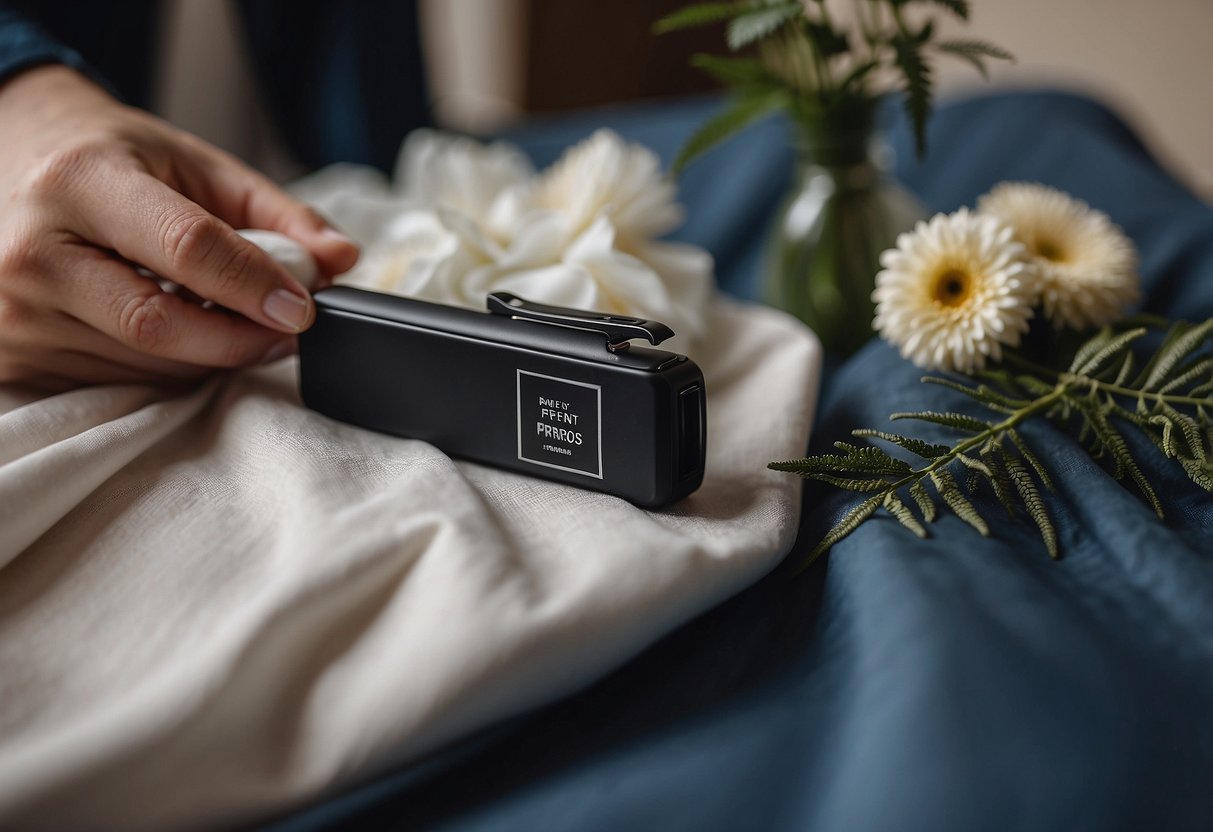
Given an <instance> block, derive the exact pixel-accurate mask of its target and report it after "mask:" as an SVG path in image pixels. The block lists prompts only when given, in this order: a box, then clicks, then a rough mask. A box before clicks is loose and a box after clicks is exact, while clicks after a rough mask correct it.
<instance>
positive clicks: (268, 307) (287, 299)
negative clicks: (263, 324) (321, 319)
mask: <svg viewBox="0 0 1213 832" xmlns="http://www.w3.org/2000/svg"><path fill="white" fill-rule="evenodd" d="M261 310H262V311H263V312H265V314H266V316H267V317H269V318H271V319H273V320H275V321H277V322H278V323H280V324H282V325H283V326H285V327H288V328H290V329H291V330H292V331H294V332H299V331H300V330H301V329H303V328H304V327H305V326H307V322H308V319H309V318H310V317H311V315H312V310H311V308H310V304H309V303H308V301H307V299H306V298H303V297H300V296H299V295H297V294H295V293H294V292H292V291H290V290H289V289H275V290H274V291H272V292H270V293H269V294H268V295H267V296H266V298H265V303H264V304H263V305H262V307H261Z"/></svg>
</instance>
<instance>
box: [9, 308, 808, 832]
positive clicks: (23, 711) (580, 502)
mask: <svg viewBox="0 0 1213 832" xmlns="http://www.w3.org/2000/svg"><path fill="white" fill-rule="evenodd" d="M712 314H713V318H714V320H713V321H712V322H711V328H710V331H711V332H712V333H713V335H712V340H711V343H710V344H708V345H706V346H705V350H704V352H703V353H702V354H699V355H697V356H696V358H697V360H698V361H699V363H700V364H701V366H702V367H703V369H704V371H705V375H706V377H707V384H708V390H709V404H708V406H709V411H708V462H707V476H706V478H705V480H704V483H703V487H702V488H701V489H700V490H699V491H698V492H696V493H695V494H694V495H692V496H691V497H689V498H688V499H686V500H683V501H682V502H680V503H678V504H676V505H674V506H673V507H671V508H670V509H669V510H667V511H663V512H652V511H644V510H641V509H638V508H635V507H634V506H631V505H629V504H628V503H626V502H623V501H622V500H619V499H617V498H614V497H608V496H604V495H601V494H596V493H593V492H590V491H583V490H580V489H577V488H573V487H569V486H564V485H557V484H554V483H549V482H545V481H542V480H537V479H531V478H528V477H525V476H520V475H517V474H511V473H506V472H503V471H498V470H494V469H490V468H487V467H483V466H478V465H474V464H471V463H465V462H453V461H452V460H451V459H449V458H448V457H446V456H445V455H443V454H442V453H441V452H439V451H438V450H436V449H435V448H433V447H432V446H430V445H427V444H425V443H423V442H419V441H414V440H408V439H398V438H393V437H390V436H385V435H381V434H378V433H373V432H371V431H367V430H363V429H360V428H356V427H352V426H349V425H345V424H341V423H339V422H335V421H333V420H331V419H328V418H327V417H324V416H321V415H319V414H317V413H313V412H312V411H309V410H307V409H305V408H304V407H302V405H301V404H300V402H299V399H298V395H297V390H296V382H295V375H294V374H295V369H296V368H295V359H290V360H287V361H283V362H280V363H279V364H277V365H275V366H272V367H268V368H262V369H259V370H256V371H248V372H243V373H239V374H235V375H229V376H225V377H222V378H218V379H215V380H212V381H210V382H207V383H206V384H205V385H204V386H202V387H200V388H198V389H197V390H196V391H194V392H192V393H189V394H188V395H183V396H180V397H178V398H168V397H166V395H165V394H162V393H158V392H157V391H155V390H153V389H150V388H145V387H137V386H112V387H100V388H92V389H83V390H77V391H75V392H71V393H66V394H63V395H57V396H53V397H50V398H44V399H41V400H28V398H25V399H23V398H22V397H21V395H20V394H19V393H17V392H16V391H13V390H11V389H10V390H5V389H4V388H0V414H2V415H0V828H5V829H10V828H58V829H123V830H127V829H131V830H136V829H148V828H169V827H171V828H199V827H213V826H216V825H227V824H233V823H239V822H242V821H248V820H251V819H255V818H257V817H262V816H265V815H266V814H267V813H271V812H274V811H279V810H282V809H284V808H287V807H288V806H291V805H294V804H298V803H300V802H302V801H304V800H305V799H308V798H312V797H315V796H316V795H317V794H319V793H321V792H322V791H324V790H327V789H330V788H333V787H335V786H339V785H341V784H345V783H349V782H350V781H352V780H353V779H355V778H358V777H364V776H366V775H368V774H370V773H373V772H375V771H376V770H382V769H383V768H384V767H386V766H388V765H391V764H399V763H401V762H403V761H407V760H411V759H416V758H417V757H418V756H419V755H422V754H424V753H425V752H427V751H430V750H433V749H435V748H437V747H439V746H441V745H443V744H444V743H449V742H451V741H452V740H455V739H457V738H459V737H462V736H464V735H467V734H468V733H469V732H471V731H474V730H476V729H478V728H481V727H484V726H486V725H488V724H489V723H491V722H493V721H494V720H499V719H502V718H504V717H508V716H511V715H515V714H518V713H519V712H521V711H524V710H526V709H529V708H534V707H536V706H538V705H540V704H542V703H545V702H549V701H551V700H553V699H556V698H557V697H560V696H563V695H566V694H568V693H570V692H571V691H573V690H575V689H577V688H579V687H582V686H584V685H586V684H588V683H590V682H592V681H594V680H595V679H597V678H599V677H601V676H603V675H604V674H605V673H607V672H608V671H610V670H611V669H613V668H615V667H617V666H618V665H620V664H621V663H622V662H624V661H625V660H627V659H628V658H629V657H631V656H634V655H635V654H636V653H637V652H639V651H640V650H641V649H642V648H644V647H645V646H646V645H649V644H650V643H652V642H653V641H654V640H655V639H657V638H658V637H659V636H661V635H662V634H664V633H667V632H669V631H670V630H671V629H672V628H674V627H676V626H677V625H679V624H681V623H682V622H685V621H686V620H688V619H689V618H691V617H692V616H694V615H695V614H697V613H699V612H701V611H703V610H705V609H707V608H708V607H710V606H712V605H713V604H715V603H716V602H718V601H720V600H721V599H723V598H724V597H726V596H727V595H729V594H730V593H734V592H736V591H737V590H739V589H741V588H742V587H744V586H746V585H747V584H749V583H751V582H752V581H754V580H755V579H756V578H758V577H759V576H761V575H762V574H763V573H764V572H766V571H767V570H769V569H770V568H771V567H772V566H773V565H774V564H775V563H776V562H777V561H778V560H779V559H780V558H781V556H783V555H784V554H785V553H786V552H787V551H788V549H789V548H790V545H791V542H792V539H793V536H794V534H795V530H796V525H797V519H798V511H799V492H800V483H799V480H797V479H796V478H795V477H791V476H788V475H786V474H778V473H774V472H771V471H768V470H766V468H765V463H766V462H767V461H768V460H772V459H782V458H787V457H793V456H800V455H801V454H802V453H803V450H804V448H805V444H806V440H807V437H808V434H809V429H810V423H811V420H812V414H813V407H814V398H815V396H816V389H817V383H818V372H819V365H820V350H819V347H818V344H817V342H816V339H815V338H814V337H813V336H812V334H811V333H809V332H808V331H807V330H806V329H804V328H803V327H802V326H800V325H799V324H798V323H796V322H794V321H793V320H791V319H790V318H787V317H785V316H783V315H782V314H780V313H776V312H773V311H770V310H765V309H761V308H757V307H747V306H742V305H739V304H735V303H732V302H727V301H721V302H719V303H718V304H717V305H716V307H715V310H714V312H713V313H712ZM452 383H457V381H453V382H452Z"/></svg>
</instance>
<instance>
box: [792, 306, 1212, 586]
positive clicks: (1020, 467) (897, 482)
mask: <svg viewBox="0 0 1213 832" xmlns="http://www.w3.org/2000/svg"><path fill="white" fill-rule="evenodd" d="M1157 328H1158V325H1157V322H1153V321H1151V322H1148V323H1147V326H1135V327H1133V328H1130V329H1125V330H1117V329H1114V328H1111V327H1109V328H1105V329H1103V330H1102V331H1100V332H1098V333H1096V334H1095V335H1094V336H1092V337H1091V338H1089V339H1088V340H1087V341H1085V342H1084V343H1083V344H1081V345H1080V346H1079V347H1078V349H1077V350H1076V351H1075V352H1074V355H1073V358H1072V359H1069V360H1065V361H1062V362H1061V363H1060V365H1059V366H1064V367H1066V369H1065V370H1060V369H1056V368H1052V367H1046V366H1041V365H1037V364H1033V363H1031V362H1029V361H1027V360H1025V359H1023V358H1022V357H1019V356H1017V355H1016V354H1014V353H1009V354H1008V355H1007V358H1006V368H999V369H996V370H992V371H986V372H982V373H980V374H979V377H980V378H981V379H982V381H981V382H979V381H976V380H975V379H973V378H971V377H962V378H960V379H944V378H936V377H927V378H924V379H923V381H927V382H931V383H934V384H939V385H942V386H944V387H946V388H948V389H950V390H953V391H955V392H958V393H962V394H964V395H965V396H966V397H968V399H969V400H971V401H972V402H974V403H976V404H977V405H979V406H980V407H982V408H984V409H985V410H987V411H992V412H993V413H995V414H997V415H998V416H1001V418H999V419H997V420H990V419H983V418H979V417H977V416H974V415H971V414H969V413H961V412H952V411H949V412H936V411H921V412H915V413H894V414H893V415H892V416H891V417H890V418H891V419H893V420H909V421H914V422H919V423H926V424H929V425H932V426H935V429H936V430H938V429H939V428H943V429H945V430H947V431H949V432H952V433H954V434H957V435H958V438H957V439H956V440H955V441H954V442H952V443H951V444H941V443H938V442H929V441H926V440H923V439H919V438H916V437H912V436H905V435H901V434H897V433H892V432H889V431H881V430H874V429H868V428H864V429H859V430H854V431H852V435H853V436H855V437H857V438H859V439H864V440H868V442H869V443H870V442H872V440H877V441H879V442H882V443H886V444H888V445H892V446H894V447H896V448H897V449H899V451H901V452H905V453H907V454H909V455H910V456H912V457H914V458H916V459H915V461H914V462H913V463H911V462H907V461H906V460H905V459H902V458H900V457H895V456H893V455H892V454H890V453H889V452H888V451H886V450H885V449H884V448H883V447H881V446H879V445H876V444H863V445H855V444H851V443H848V442H836V443H835V447H836V448H837V449H838V450H839V451H841V453H837V454H822V455H818V456H811V457H806V458H804V459H798V460H791V461H788V462H781V463H772V464H771V465H770V467H771V468H773V469H775V470H779V471H787V472H791V473H795V474H798V475H800V476H802V477H805V478H807V479H814V480H819V481H821V482H825V483H827V484H830V485H833V486H836V487H839V488H842V489H844V490H849V491H857V492H861V493H863V494H865V495H866V496H865V499H864V500H863V502H861V503H860V504H859V505H858V506H856V507H855V508H852V509H851V510H849V511H847V512H846V513H845V514H844V515H843V517H842V519H841V520H839V521H838V523H836V524H835V525H834V527H833V528H832V529H831V530H830V532H829V533H828V534H827V535H826V536H825V538H823V540H822V541H821V543H819V544H818V545H817V546H816V547H815V548H814V549H813V551H812V552H810V554H809V558H808V561H807V562H806V564H805V565H806V566H807V565H808V563H811V562H812V560H813V559H814V558H816V557H817V556H818V555H820V554H821V553H822V552H825V551H826V550H828V549H829V548H830V546H832V545H833V544H835V543H837V542H838V541H840V540H842V539H843V538H844V537H846V536H847V535H849V534H850V533H851V532H853V531H854V530H855V529H857V528H858V527H859V526H860V525H861V524H862V523H863V522H865V521H866V520H868V519H869V518H870V517H872V516H873V515H874V514H876V513H877V512H878V510H880V509H882V508H883V509H884V511H885V512H887V513H888V514H889V515H890V516H892V517H893V518H894V519H896V520H897V522H898V523H899V524H901V525H902V526H903V527H905V528H906V529H907V530H909V531H910V532H912V533H913V534H915V535H917V536H919V537H925V536H926V535H927V526H928V525H930V524H931V523H933V522H935V520H936V517H937V515H938V510H937V503H936V500H935V499H934V498H932V496H931V494H930V492H929V491H928V488H927V486H928V485H929V486H930V487H931V488H932V489H933V490H934V492H935V494H936V495H937V497H938V500H939V502H940V503H942V504H943V505H944V506H946V507H947V508H948V509H949V510H950V511H951V512H952V513H953V514H955V515H956V516H957V517H959V518H960V519H961V520H963V521H964V522H966V523H967V524H969V525H970V526H972V527H973V528H974V529H975V530H977V531H978V532H979V533H980V534H983V535H986V534H989V531H990V530H989V525H988V524H987V522H986V520H985V518H984V516H983V514H982V508H983V506H982V502H983V500H982V499H981V492H982V486H987V487H988V489H989V491H990V493H991V494H992V495H993V497H994V498H995V499H996V501H997V502H998V503H999V504H1001V505H1002V506H1003V508H1004V509H1005V510H1006V511H1007V513H1008V514H1010V515H1011V516H1013V517H1014V516H1017V515H1019V514H1021V513H1022V514H1023V515H1025V516H1026V517H1027V518H1028V519H1030V520H1031V521H1032V523H1033V524H1034V525H1035V526H1036V528H1037V531H1038V532H1039V534H1040V538H1041V542H1042V544H1043V546H1044V549H1045V551H1046V552H1047V553H1048V554H1049V556H1050V557H1052V558H1054V559H1056V558H1058V557H1060V555H1061V543H1060V538H1059V536H1058V534H1057V530H1056V528H1055V527H1054V525H1053V521H1052V519H1051V517H1050V514H1049V510H1048V507H1047V505H1046V499H1045V496H1044V495H1045V492H1048V491H1052V490H1053V483H1052V480H1051V478H1050V476H1049V473H1048V470H1047V469H1046V467H1045V465H1044V463H1043V462H1042V461H1041V459H1040V458H1039V457H1038V456H1037V454H1036V453H1035V452H1033V450H1032V449H1031V447H1030V446H1029V445H1028V443H1027V441H1026V440H1025V439H1024V438H1023V436H1022V435H1021V434H1020V432H1019V430H1018V428H1019V426H1020V425H1021V424H1022V423H1023V422H1025V421H1028V420H1029V419H1032V418H1036V417H1044V418H1047V419H1049V420H1050V421H1052V422H1054V423H1056V424H1057V425H1059V426H1061V427H1063V428H1065V429H1068V430H1071V431H1073V432H1076V433H1077V436H1078V438H1079V440H1080V441H1084V442H1086V444H1087V447H1088V448H1089V449H1090V451H1091V453H1092V455H1093V456H1094V457H1096V458H1098V459H1106V460H1108V461H1109V463H1110V466H1111V468H1112V471H1111V473H1112V475H1113V476H1114V477H1115V478H1116V479H1118V480H1128V481H1129V482H1131V483H1132V484H1133V486H1134V487H1135V488H1136V490H1138V491H1140V492H1141V494H1142V495H1143V497H1144V498H1145V500H1146V502H1147V503H1149V505H1150V506H1151V508H1153V509H1154V511H1155V513H1156V514H1157V515H1158V516H1159V517H1162V516H1163V506H1162V503H1161V501H1160V499H1159V497H1158V494H1157V491H1156V490H1155V488H1154V486H1153V484H1152V483H1151V482H1150V480H1149V478H1148V477H1147V475H1146V470H1145V469H1143V467H1142V465H1141V464H1140V463H1139V461H1138V459H1137V458H1135V457H1134V455H1133V453H1132V451H1131V450H1130V441H1129V439H1128V438H1127V437H1126V430H1128V429H1130V428H1132V429H1135V430H1136V431H1137V432H1138V433H1140V434H1141V435H1143V436H1144V437H1146V438H1147V439H1148V440H1149V441H1150V442H1151V443H1152V444H1153V445H1154V446H1155V447H1156V448H1157V449H1158V451H1159V454H1160V455H1161V457H1162V458H1163V459H1160V460H1156V461H1154V462H1156V463H1159V464H1161V463H1162V462H1163V460H1173V461H1175V462H1177V463H1178V464H1179V466H1180V468H1181V469H1182V470H1183V471H1184V472H1185V473H1186V474H1187V475H1188V477H1189V479H1191V480H1192V482H1193V483H1195V484H1196V485H1197V486H1198V487H1199V488H1201V489H1203V490H1205V491H1210V492H1213V416H1211V414H1213V355H1210V354H1209V353H1210V346H1211V342H1213V319H1210V320H1209V321H1205V322H1204V323H1202V324H1199V325H1193V324H1189V323H1186V322H1179V323H1176V324H1174V325H1173V326H1171V327H1170V329H1169V331H1168V332H1167V333H1166V335H1165V337H1164V338H1163V339H1162V342H1161V344H1160V346H1159V347H1158V348H1157V349H1156V350H1154V352H1153V353H1152V354H1151V355H1150V356H1149V358H1148V360H1147V361H1146V363H1145V364H1144V365H1143V366H1142V368H1141V370H1140V371H1138V372H1137V373H1136V376H1135V377H1134V378H1133V379H1132V381H1130V380H1129V379H1130V376H1133V369H1134V367H1135V366H1136V365H1137V360H1136V358H1135V356H1134V352H1133V350H1134V348H1135V347H1137V346H1138V345H1139V344H1141V343H1143V342H1144V341H1145V340H1146V338H1147V337H1148V336H1149V335H1150V332H1151V330H1156V329H1157ZM1009 367H1014V368H1015V370H1014V372H1012V371H1011V370H1010V369H1007V368H1009ZM986 382H988V383H986ZM962 471H963V472H966V473H967V480H968V483H969V486H970V487H969V488H968V489H967V490H968V495H967V496H966V494H965V489H962V488H961V486H960V485H959V483H958V482H957V480H956V476H955V475H956V474H957V473H958V472H962ZM902 493H908V495H909V498H910V500H909V501H907V500H904V499H903V498H902V496H901V495H902ZM911 503H912V505H911ZM915 507H916V508H917V509H918V513H917V514H915V512H914V508H915Z"/></svg>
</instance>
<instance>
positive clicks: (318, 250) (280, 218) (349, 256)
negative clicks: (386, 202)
mask: <svg viewBox="0 0 1213 832" xmlns="http://www.w3.org/2000/svg"><path fill="white" fill-rule="evenodd" d="M218 168H219V169H218V170H217V171H214V173H213V175H212V177H211V178H212V182H213V186H212V187H213V190H212V194H213V196H214V197H215V202H216V203H217V204H215V205H214V206H208V207H210V209H211V210H212V211H214V212H215V213H216V214H217V215H219V216H220V217H221V218H222V219H224V220H225V221H227V222H228V223H229V224H231V225H233V226H234V227H236V228H260V229H265V230H269V231H277V232H279V233H280V234H285V235H286V236H288V237H291V238H292V239H294V240H295V241H296V242H298V243H299V244H300V245H302V246H303V247H304V248H306V249H307V250H308V252H309V253H310V254H311V255H312V257H313V258H314V259H315V260H316V265H317V266H318V267H319V268H320V272H321V274H322V275H323V276H324V277H326V278H330V277H333V276H334V275H338V274H341V273H343V272H347V271H349V270H350V269H351V268H353V266H354V264H355V263H357V262H358V254H359V252H358V246H357V244H356V243H355V242H354V241H353V240H351V239H350V238H349V237H347V236H346V235H345V234H343V233H341V231H339V230H337V229H336V228H334V227H333V226H332V225H330V224H329V222H328V220H326V219H325V218H324V217H323V216H321V215H320V214H319V212H317V211H316V210H315V209H314V208H312V207H311V206H309V205H307V204H305V203H303V202H300V201H299V200H297V199H295V198H294V197H292V196H290V195H289V194H287V193H286V192H285V191H283V190H282V189H281V188H279V187H278V186H277V185H275V184H274V183H273V182H272V181H271V180H270V179H269V178H267V177H265V176H262V175H261V174H260V173H257V172H256V171H254V170H252V169H251V168H248V167H246V166H245V165H244V164H243V163H241V162H239V161H237V160H235V159H227V158H223V159H222V162H221V164H220V165H219V166H218Z"/></svg>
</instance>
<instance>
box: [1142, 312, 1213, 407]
mask: <svg viewBox="0 0 1213 832" xmlns="http://www.w3.org/2000/svg"><path fill="white" fill-rule="evenodd" d="M1172 331H1173V332H1175V333H1176V334H1175V335H1174V336H1173V337H1168V339H1167V341H1165V342H1164V343H1163V346H1162V347H1160V348H1159V350H1158V353H1157V354H1156V357H1155V360H1154V361H1153V362H1152V363H1153V366H1152V367H1151V368H1150V371H1149V374H1148V375H1147V376H1146V380H1145V384H1143V385H1142V386H1141V389H1142V390H1144V391H1147V392H1149V391H1150V390H1153V389H1155V388H1156V387H1159V386H1161V385H1162V384H1164V383H1166V382H1167V381H1168V380H1169V376H1170V373H1171V370H1173V369H1174V368H1175V366H1176V365H1177V364H1179V362H1180V361H1182V360H1184V359H1185V358H1186V357H1187V356H1188V355H1189V353H1191V352H1192V351H1193V350H1195V349H1196V348H1197V347H1199V346H1200V345H1201V344H1202V343H1203V342H1204V340H1205V339H1206V338H1208V337H1209V333H1210V332H1211V331H1213V318H1210V319H1209V320H1207V321H1205V322H1204V323H1203V324H1200V325H1198V326H1190V325H1187V324H1184V323H1182V322H1181V323H1179V324H1176V325H1175V328H1174V330H1172Z"/></svg>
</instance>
